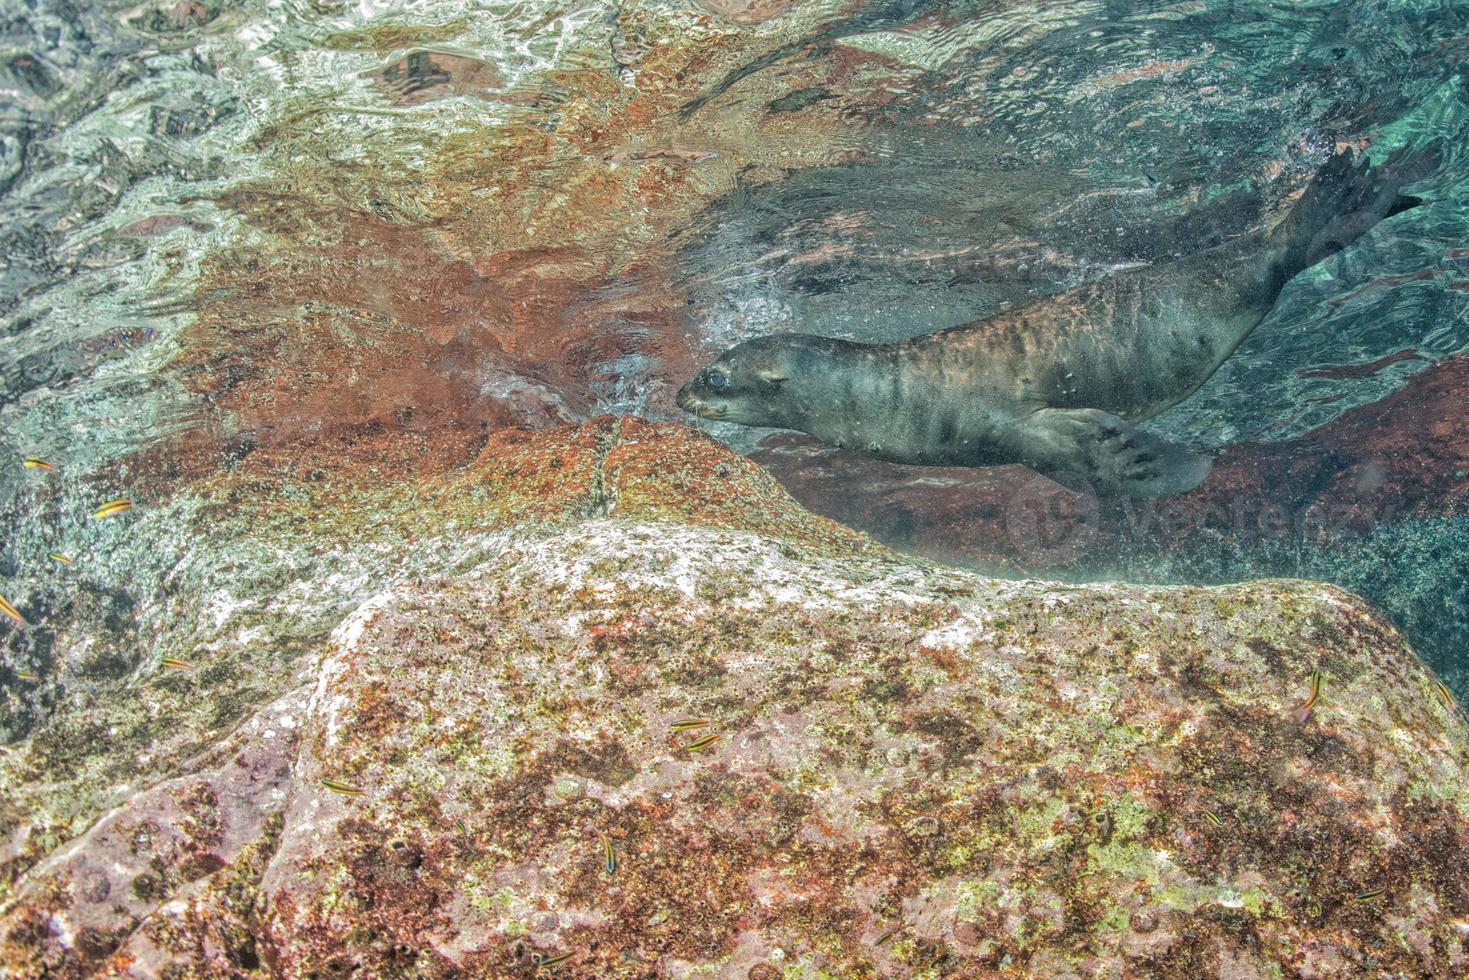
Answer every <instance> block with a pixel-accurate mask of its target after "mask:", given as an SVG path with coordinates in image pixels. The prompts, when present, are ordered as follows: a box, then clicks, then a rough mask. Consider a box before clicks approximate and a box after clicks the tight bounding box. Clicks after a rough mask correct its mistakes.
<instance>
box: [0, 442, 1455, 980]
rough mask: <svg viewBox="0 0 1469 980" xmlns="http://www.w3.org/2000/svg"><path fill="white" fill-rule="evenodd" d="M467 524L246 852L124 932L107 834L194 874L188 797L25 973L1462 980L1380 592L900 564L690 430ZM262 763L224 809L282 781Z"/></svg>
mask: <svg viewBox="0 0 1469 980" xmlns="http://www.w3.org/2000/svg"><path fill="white" fill-rule="evenodd" d="M553 460H554V461H556V462H555V463H554V465H553V463H552V461H553ZM553 474H561V475H562V476H564V477H565V481H564V483H561V484H559V488H558V483H557V482H556V480H555V479H553ZM514 476H518V477H520V478H521V479H522V480H523V481H524V482H517V481H516V480H515V479H513V478H510V477H514ZM516 488H519V489H516ZM440 490H441V491H442V493H441V494H440V495H439V496H438V497H433V495H428V494H426V495H425V497H424V501H431V500H434V499H437V500H439V501H440V502H439V503H426V502H423V501H420V506H421V507H426V508H431V507H434V506H447V504H444V503H442V501H443V500H448V499H454V500H457V501H459V503H458V505H457V506H459V507H467V506H469V505H470V502H471V501H472V502H473V505H474V506H475V507H478V508H480V509H481V510H482V512H483V513H485V514H486V515H490V516H489V517H487V521H486V523H487V526H491V527H493V528H494V530H493V532H492V533H494V534H499V535H503V547H502V548H500V549H499V551H498V553H497V556H496V557H495V558H494V560H492V561H490V562H488V563H485V564H480V565H477V566H475V567H472V568H463V569H456V570H455V571H454V573H453V574H451V575H446V576H444V577H442V578H438V579H425V580H421V581H414V582H403V583H401V584H399V585H398V586H396V587H393V588H391V589H389V590H387V591H385V592H384V593H383V594H381V595H379V596H378V597H376V598H374V599H372V600H371V601H369V602H367V603H366V604H364V605H363V606H362V607H361V608H360V609H358V610H357V611H356V612H355V613H354V614H353V615H352V616H350V617H349V618H348V619H347V620H346V621H345V622H344V623H343V624H342V625H341V627H340V628H339V629H338V631H337V633H336V635H335V637H334V640H333V642H332V643H331V644H330V646H329V649H328V652H327V653H326V654H325V655H324V656H323V657H322V659H321V662H320V665H319V669H318V670H317V672H316V676H317V680H316V684H315V687H314V690H313V691H312V692H311V694H310V697H309V700H308V701H307V702H306V703H305V706H304V709H302V710H301V712H300V714H301V715H302V717H301V718H300V720H299V724H294V723H293V725H292V726H291V732H292V733H295V732H297V731H299V733H300V734H299V743H297V742H295V741H289V743H288V742H287V741H279V740H277V741H275V742H274V744H276V745H286V744H289V745H290V746H291V747H292V750H293V751H294V753H295V755H294V763H293V765H292V767H291V769H290V771H289V774H288V775H285V776H284V777H283V778H284V779H285V780H286V782H285V785H284V794H283V795H281V796H279V797H278V796H277V795H275V794H274V791H273V783H272V782H271V781H272V780H273V779H274V778H276V777H275V776H269V777H265V776H262V777H260V778H259V780H258V782H257V783H251V785H254V786H255V789H254V790H253V791H254V792H255V793H256V794H257V798H258V799H259V800H260V801H261V806H260V814H257V815H254V816H251V817H248V818H246V817H244V816H241V815H238V814H232V813H231V811H229V809H228V808H225V807H219V806H215V807H213V808H212V810H211V812H213V813H218V814H223V815H224V819H220V818H215V817H212V818H211V819H212V820H214V823H213V824H211V829H210V834H211V835H212V837H211V838H210V839H211V840H214V841H225V842H227V844H225V845H206V849H207V846H215V847H217V848H219V850H218V852H217V853H216V854H215V857H214V859H212V860H209V861H205V862H202V863H201V862H200V861H199V860H198V859H197V852H198V851H199V849H200V846H198V845H190V846H178V847H174V848H173V849H172V850H170V851H168V852H167V854H162V855H154V857H157V858H158V860H159V861H160V862H162V864H163V865H164V869H163V870H162V871H160V870H158V869H156V868H155V869H154V871H153V880H155V881H157V882H158V883H160V884H161V885H163V886H164V887H161V888H158V889H156V890H153V891H149V892H148V893H147V894H146V895H141V896H140V894H139V892H138V890H137V889H136V888H135V887H134V888H133V889H132V890H131V891H130V892H128V893H127V894H128V897H127V900H126V902H125V903H124V905H125V908H123V909H122V910H121V912H116V913H114V914H115V915H116V916H117V918H115V919H109V918H107V916H106V914H105V909H106V908H107V907H109V906H108V903H109V902H115V901H116V898H115V897H114V896H113V895H111V894H102V890H101V889H100V888H96V887H92V885H91V881H92V879H91V878H89V877H87V876H86V875H83V874H79V873H78V872H77V871H76V869H77V868H79V867H83V866H85V867H87V868H91V867H92V864H89V863H86V862H85V861H82V859H83V858H85V857H86V856H87V855H88V854H89V850H90V849H94V848H95V849H96V851H97V853H96V855H95V856H96V857H97V858H98V859H99V860H101V859H103V858H105V859H107V860H112V861H117V862H118V866H128V867H131V866H130V865H127V862H128V860H130V859H127V858H119V857H118V856H117V855H116V854H115V852H116V849H117V844H116V842H117V841H119V840H120V839H121V838H119V837H118V836H117V832H116V831H115V830H111V829H108V828H116V827H125V826H132V825H133V823H136V821H137V820H138V819H141V818H142V817H144V816H146V817H147V819H148V820H150V821H152V825H151V829H150V833H149V836H150V839H152V840H179V841H185V842H187V841H190V840H194V839H195V838H197V837H198V834H197V832H195V834H194V837H187V835H185V834H184V833H182V832H181V831H180V830H178V827H177V822H182V821H186V820H188V819H190V817H189V810H188V808H187V807H184V806H182V805H181V804H180V803H179V797H178V796H177V794H176V793H175V795H174V796H173V797H170V799H172V800H173V801H174V802H172V803H169V804H168V805H163V804H162V803H161V802H160V801H161V799H162V798H161V797H160V796H159V795H158V794H157V793H156V792H155V793H154V794H151V795H149V794H145V795H144V796H142V797H140V798H139V800H138V801H137V803H136V804H135V805H136V806H137V807H139V808H141V809H140V812H139V813H137V814H136V815H135V816H133V817H129V815H128V814H127V813H126V812H124V813H114V814H113V815H111V816H109V817H108V818H107V820H106V821H104V822H103V823H102V824H99V825H98V830H97V831H94V832H93V834H91V835H89V836H88V837H86V838H84V839H82V841H81V842H80V844H79V845H75V846H74V847H73V848H72V849H70V850H69V851H68V852H67V853H66V854H64V855H59V856H57V857H54V858H52V859H48V860H47V861H45V862H42V863H41V864H39V865H37V866H36V868H34V869H32V871H31V872H30V873H29V874H28V875H27V876H26V878H25V879H23V881H22V882H21V884H20V886H19V887H18V889H17V893H16V894H17V899H16V900H15V902H14V903H13V904H12V908H11V909H10V910H9V912H8V913H7V915H6V918H5V920H4V929H5V943H6V945H5V946H4V950H5V957H6V959H5V960H4V966H5V967H6V968H7V969H8V970H9V971H10V974H11V975H15V976H41V975H56V976H66V975H85V974H86V973H87V972H89V971H93V970H100V971H101V972H102V973H103V974H104V975H117V976H137V977H144V976H158V975H165V974H166V973H167V972H168V971H169V970H175V971H179V973H180V975H198V974H204V975H217V976H226V975H233V976H238V975H243V974H246V973H249V972H251V971H256V970H261V971H269V972H271V973H272V974H274V975H279V976H289V977H295V976H346V975H359V976H427V977H434V976H444V977H447V976H454V975H457V976H466V975H468V976H514V975H529V974H531V973H533V972H535V971H536V969H537V963H538V962H540V960H541V959H542V958H551V957H558V956H562V955H569V958H568V959H566V960H565V961H563V962H562V963H561V964H560V965H559V966H558V967H557V970H558V972H559V973H560V974H561V975H565V976H586V977H593V976H599V977H605V976H628V977H635V976H653V975H673V976H679V975H686V974H690V973H693V972H695V971H704V972H712V973H713V974H714V975H719V976H732V977H746V976H753V977H761V976H764V977H772V976H778V975H782V973H783V971H791V970H792V969H795V970H796V971H798V973H799V975H817V974H818V973H820V972H822V971H824V973H825V975H836V976H850V975H864V974H865V975H891V976H911V975H918V974H924V975H971V976H972V975H977V974H983V973H987V972H992V971H1000V972H1013V973H1022V972H1029V973H1032V974H1036V975H1044V976H1067V975H1086V976H1093V975H1104V976H1121V975H1140V974H1169V975H1179V976H1198V975H1210V974H1216V973H1217V974H1222V975H1229V976H1253V975H1270V974H1272V973H1276V972H1281V971H1284V972H1290V973H1296V974H1301V975H1311V976H1360V975H1364V974H1368V975H1370V974H1394V975H1438V976H1450V975H1454V974H1456V973H1461V972H1462V971H1463V970H1464V969H1465V968H1466V960H1469V946H1466V942H1469V870H1466V867H1469V865H1466V861H1465V858H1466V856H1469V823H1466V819H1465V816H1466V813H1469V783H1466V779H1465V772H1466V770H1465V762H1466V752H1469V730H1466V726H1465V724H1464V721H1463V718H1462V717H1461V716H1460V715H1459V714H1458V712H1457V709H1456V708H1454V706H1453V705H1452V704H1451V703H1450V702H1448V701H1446V700H1444V699H1443V698H1442V697H1441V696H1440V695H1439V693H1438V692H1437V690H1436V688H1435V687H1434V681H1433V678H1432V676H1431V675H1430V674H1429V672H1428V671H1427V670H1426V669H1425V668H1424V667H1423V666H1422V664H1421V663H1420V662H1419V661H1418V660H1417V658H1416V657H1415V656H1414V654H1413V653H1412V652H1411V651H1410V650H1409V649H1408V648H1407V647H1406V646H1405V645H1404V644H1403V642H1402V641H1401V639H1400V638H1399V637H1398V636H1397V634H1396V633H1395V632H1394V631H1393V630H1392V629H1391V628H1390V627H1389V626H1387V625H1386V624H1385V623H1384V622H1383V621H1382V620H1381V619H1380V618H1379V617H1378V616H1377V615H1375V614H1374V613H1373V612H1371V611H1370V610H1369V609H1367V608H1365V607H1364V605H1363V604H1362V603H1361V602H1360V601H1359V600H1356V599H1355V598H1353V597H1352V596H1350V595H1347V594H1345V593H1342V592H1340V591H1338V590H1335V589H1332V588H1329V587H1325V586H1319V585H1314V584H1308V583H1301V582H1281V581H1276V582H1263V583H1256V584H1250V585H1242V586H1235V587H1231V588H1226V589H1198V588H1188V589H1183V588H1179V589H1162V588H1142V587H1132V586H1121V585H1094V586H1058V585H1050V584H1045V583H1038V582H1023V583H1014V582H1001V581H996V580H993V579H987V578H984V577H981V576H978V575H974V574H970V573H967V572H961V571H957V570H952V569H946V568H943V567H939V566H934V565H931V564H928V563H925V562H923V561H920V560H914V559H907V558H900V557H897V556H895V555H893V554H891V553H888V552H885V551H884V550H882V549H880V548H877V547H875V546H871V545H870V544H868V543H867V542H865V541H864V540H862V539H860V538H857V537H855V536H852V535H850V534H848V533H847V532H845V531H842V530H841V529H839V528H837V527H835V526H834V525H830V524H828V523H826V522H824V521H821V520H819V519H816V518H813V517H811V516H810V515H808V514H805V513H804V512H802V511H801V510H800V509H799V508H797V507H796V506H795V505H794V504H793V503H792V502H791V501H790V500H789V498H787V497H785V495H784V494H783V493H782V492H781V491H780V490H779V489H778V488H776V487H775V486H774V485H773V483H772V482H771V481H770V480H769V479H768V478H766V477H765V476H764V475H763V474H762V473H760V471H759V470H758V469H756V468H754V467H753V466H752V465H751V464H750V463H748V462H747V461H745V460H741V459H739V458H738V457H734V456H732V455H730V454H728V453H726V452H725V451H724V450H722V449H720V448H719V447H717V446H716V445H714V444H713V443H711V442H709V441H708V440H705V439H702V438H699V437H694V436H691V435H690V434H688V432H687V430H684V429H682V428H680V427H676V426H647V425H645V424H641V423H637V422H632V421H629V422H625V423H614V422H610V421H606V420H601V421H598V422H595V423H592V424H589V425H588V426H585V427H583V428H582V429H580V430H563V431H560V432H557V433H552V434H549V435H546V436H532V435H525V436H521V437H517V438H516V439H515V440H511V441H510V442H508V443H504V444H501V445H499V446H497V447H496V449H495V450H494V451H493V452H487V453H486V455H485V456H484V457H482V458H481V461H480V462H479V463H478V464H476V466H475V467H474V468H473V469H472V470H471V471H470V472H469V473H468V474H461V475H460V476H458V477H456V478H455V481H454V483H453V484H452V485H449V484H446V485H445V486H444V487H441V488H440ZM507 501H509V502H510V503H511V504H514V506H509V505H507V503H506V502H507ZM517 514H518V515H519V517H518V518H515V517H514V515H517ZM416 547H418V548H423V547H432V543H428V544H425V542H424V541H423V540H420V541H419V542H418V543H417V545H416ZM1313 672H1320V673H1321V674H1322V675H1323V676H1324V678H1325V681H1324V685H1323V687H1322V690H1321V694H1320V697H1319V699H1318V700H1317V701H1316V703H1315V704H1314V705H1313V706H1311V709H1310V710H1309V711H1305V710H1303V708H1304V702H1305V701H1306V699H1307V696H1308V689H1309V686H1310V681H1309V678H1310V676H1311V675H1312V673H1313ZM291 697H296V695H288V700H287V701H286V702H282V704H289V703H294V702H291V701H290V700H289V699H290V698H291ZM268 710H275V711H277V712H280V711H282V710H284V709H282V708H281V707H279V706H277V707H275V708H273V709H268ZM292 718H293V721H294V720H295V715H294V713H292ZM690 718H695V719H700V720H705V721H707V722H708V723H709V724H708V726H707V727H704V728H697V729H692V730H688V731H681V732H676V731H674V730H673V728H672V725H673V723H674V722H676V721H679V720H682V719H690ZM278 727H279V726H275V728H278ZM256 730H259V729H258V726H257V729H256ZM273 730H274V729H273ZM709 735H713V736H717V739H716V740H715V741H713V742H712V744H709V745H707V746H705V747H702V748H696V747H694V746H695V744H696V740H698V739H700V738H702V737H704V736H709ZM292 738H295V736H294V734H293V735H292ZM249 741H252V740H249V739H247V742H249ZM297 744H299V748H296V746H297ZM242 751H243V750H242ZM272 751H274V750H272ZM251 758H253V757H252V756H250V755H249V753H248V752H244V754H240V753H237V752H231V753H227V754H226V756H224V757H222V758H221V760H219V761H214V762H209V763H207V764H204V765H202V766H201V768H200V769H199V774H198V775H196V776H195V777H194V778H195V781H196V782H198V783H201V784H207V785H209V786H212V787H216V789H215V790H214V792H215V796H216V798H219V797H220V796H221V793H222V792H223V789H226V788H229V787H231V786H238V784H240V782H241V781H242V780H244V781H246V782H250V780H249V779H248V778H247V777H248V776H249V774H250V773H278V772H279V771H280V770H279V767H278V766H274V764H271V765H266V764H265V761H266V759H271V758H274V756H270V755H269V754H267V757H266V758H265V759H262V760H261V761H260V762H254V763H252V762H251V761H250V760H251ZM231 767H233V768H231ZM210 773H223V774H225V775H226V776H228V775H229V774H231V773H232V774H233V777H232V779H226V778H224V776H217V775H216V776H211V775H210ZM326 781H331V782H332V784H333V785H335V786H336V787H337V788H336V789H335V790H334V789H332V788H330V787H328V785H327V782H326ZM344 789H345V790H349V791H351V792H342V790H344ZM359 790H360V795H354V794H356V791H359ZM231 792H233V793H234V794H235V795H234V796H232V797H231V798H232V799H243V798H246V795H247V794H243V793H242V792H241V791H237V790H231ZM191 798H192V797H191ZM201 798H202V797H201ZM277 799H279V800H280V802H279V803H277V802H275V801H276V800H277ZM277 807H279V809H280V813H281V817H279V818H277V819H274V820H272V819H266V818H265V817H264V816H263V814H267V813H269V812H270V811H272V810H273V809H276V808H277ZM141 810H146V814H145V813H143V812H141ZM194 819H195V820H196V821H197V817H195V818H194ZM130 821H131V822H130ZM171 821H174V822H175V823H170V822H171ZM234 822H238V827H236V826H235V823H234ZM241 828H247V829H249V830H250V831H251V833H252V834H253V839H252V840H251V841H250V842H248V843H243V844H242V843H241V841H242V840H243V839H244V837H246V836H249V835H246V834H244V833H243V831H242V830H241ZM604 840H605V841H606V842H607V843H610V846H611V848H612V852H613V855H614V857H615V862H614V863H615V867H614V868H612V869H609V868H608V867H607V866H606V860H605V854H604V843H603V842H604ZM104 845H105V849H104ZM190 855H194V856H193V857H190ZM175 857H177V860H175V859H174V858H175ZM150 860H152V858H151V857H150ZM134 863H136V861H134ZM179 869H184V870H179ZM129 873H131V872H129ZM122 884H123V883H122V882H119V883H118V884H117V885H114V886H113V890H114V891H116V890H118V888H119V886H121V885H122ZM98 921H106V922H108V923H109V930H110V931H109V932H107V933H106V934H105V935H104V934H103V933H101V932H100V931H94V932H92V933H88V934H87V938H88V942H87V943H86V944H83V943H81V942H80V941H79V937H80V935H81V933H80V931H79V928H78V924H79V923H84V922H85V923H91V922H98ZM120 922H129V923H133V924H134V928H132V929H131V932H128V931H127V930H126V929H123V928H120V927H119V925H118V923H120Z"/></svg>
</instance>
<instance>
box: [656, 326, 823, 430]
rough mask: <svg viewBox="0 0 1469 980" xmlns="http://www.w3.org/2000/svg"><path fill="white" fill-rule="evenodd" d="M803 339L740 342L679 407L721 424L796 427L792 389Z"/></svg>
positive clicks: (690, 387)
mask: <svg viewBox="0 0 1469 980" xmlns="http://www.w3.org/2000/svg"><path fill="white" fill-rule="evenodd" d="M799 340H800V338H799V337H798V336H797V335H794V334H772V335H770V336H768V337H757V338H755V339H754V340H747V341H745V342H744V343H742V344H736V345H735V346H734V347H731V348H730V349H729V350H727V351H725V352H724V353H723V354H720V355H719V356H718V357H717V358H715V359H714V361H713V362H712V363H710V364H709V366H708V367H706V368H704V370H702V371H700V372H699V373H698V374H696V375H694V378H693V380H691V381H690V382H689V383H688V384H686V385H684V386H683V387H682V388H680V389H679V391H678V407H679V408H681V409H683V410H684V411H685V412H690V413H692V414H694V415H697V416H699V417H700V418H705V419H710V420H711V421H715V422H737V423H739V424H740V425H761V426H770V427H774V428H794V427H796V420H797V417H798V411H799V407H800V405H799V403H798V401H797V400H796V398H795V397H794V396H793V394H792V392H791V390H790V385H791V380H792V378H793V376H795V374H796V373H797V371H798V370H799V369H800V367H801V357H800V355H801V350H802V349H801V345H800V343H799Z"/></svg>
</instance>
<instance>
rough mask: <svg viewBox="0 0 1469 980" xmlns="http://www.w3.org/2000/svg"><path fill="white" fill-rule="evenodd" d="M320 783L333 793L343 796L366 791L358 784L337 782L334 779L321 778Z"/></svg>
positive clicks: (360, 793)
mask: <svg viewBox="0 0 1469 980" xmlns="http://www.w3.org/2000/svg"><path fill="white" fill-rule="evenodd" d="M321 785H323V786H325V787H326V788H327V789H329V790H331V791H332V792H333V793H341V794H342V795H343V796H361V795H362V794H363V793H364V792H366V791H365V790H364V789H362V787H360V786H353V785H352V784H351V783H343V782H338V781H337V780H335V779H323V780H322V781H321Z"/></svg>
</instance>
